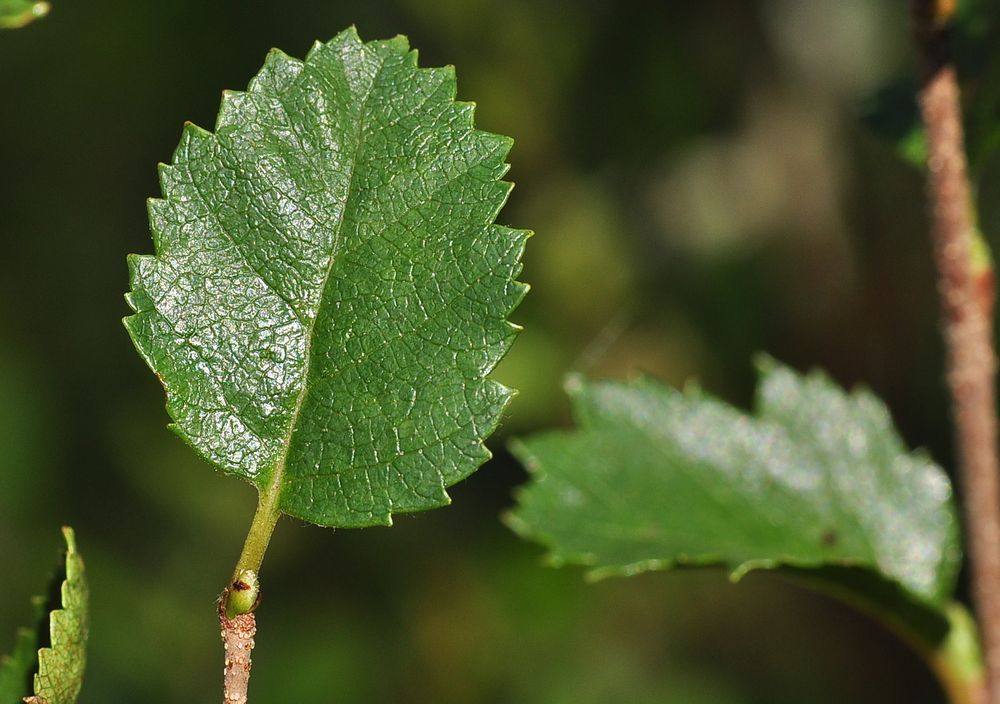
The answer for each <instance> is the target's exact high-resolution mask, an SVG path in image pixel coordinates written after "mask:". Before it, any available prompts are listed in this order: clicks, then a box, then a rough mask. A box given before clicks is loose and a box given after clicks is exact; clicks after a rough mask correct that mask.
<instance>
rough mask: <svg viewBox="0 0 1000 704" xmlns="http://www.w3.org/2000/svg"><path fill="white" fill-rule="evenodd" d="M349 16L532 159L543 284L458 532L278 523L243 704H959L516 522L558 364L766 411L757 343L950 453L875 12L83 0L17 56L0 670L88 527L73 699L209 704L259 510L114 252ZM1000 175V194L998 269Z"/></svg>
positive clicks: (1, 436)
mask: <svg viewBox="0 0 1000 704" xmlns="http://www.w3.org/2000/svg"><path fill="white" fill-rule="evenodd" d="M352 23H355V24H357V25H358V29H359V32H360V33H361V35H362V36H363V37H365V38H366V39H373V38H380V37H389V36H392V35H395V34H397V33H404V34H407V35H408V36H409V37H410V40H411V43H412V44H413V46H415V47H417V48H419V49H420V54H421V63H422V65H426V66H437V65H443V64H447V63H452V64H455V65H456V66H457V69H458V85H459V97H460V98H462V99H467V100H475V101H476V102H477V103H478V105H479V107H478V109H477V125H479V126H481V127H482V128H483V129H487V130H492V131H496V132H499V133H502V134H510V135H513V136H514V137H515V138H516V145H515V147H514V150H513V152H512V154H511V157H510V160H511V162H512V164H513V169H512V171H511V174H510V177H511V178H512V179H513V180H514V181H516V182H517V184H518V186H517V188H516V189H515V190H514V192H513V194H512V197H511V201H510V204H509V205H508V207H507V208H505V210H504V211H503V214H502V216H501V221H502V222H503V223H504V224H508V225H511V226H515V227H527V228H531V229H533V230H535V231H536V233H537V236H536V237H534V238H532V240H531V241H530V242H529V244H528V252H527V254H526V257H525V272H524V275H523V276H522V277H520V278H522V279H523V280H525V281H528V282H530V283H531V284H532V287H533V290H532V293H531V294H529V296H528V297H527V299H526V300H525V302H524V304H523V305H522V306H521V307H520V308H519V309H518V312H517V313H516V314H515V316H514V317H515V320H516V321H517V322H519V323H521V324H522V325H524V326H525V331H524V333H523V334H522V335H521V336H520V337H519V339H518V340H517V343H516V344H515V345H514V347H513V349H512V351H511V354H510V355H509V356H508V357H507V358H506V360H505V361H504V363H503V365H502V367H501V368H500V369H499V370H498V372H497V375H496V376H497V378H498V379H499V380H501V381H503V382H504V383H507V384H509V385H511V386H513V387H515V388H518V389H520V390H521V391H522V393H521V395H520V396H518V397H517V398H516V399H514V402H513V404H512V406H511V411H510V414H509V416H508V418H507V420H506V423H505V425H504V427H503V428H502V429H501V432H500V433H499V434H498V435H497V436H495V437H494V438H493V442H492V445H493V447H494V448H495V450H496V452H497V457H496V459H495V460H494V461H492V462H491V463H489V464H487V465H486V466H485V467H484V468H483V469H482V470H480V471H479V472H477V474H476V475H475V476H474V477H472V478H470V479H469V480H467V481H465V482H463V483H462V484H460V485H458V486H457V487H455V489H454V490H453V491H452V494H453V498H454V504H453V506H451V507H450V508H447V509H443V510H441V511H436V512H433V513H431V514H428V515H426V516H413V517H406V518H402V519H401V520H399V521H398V522H397V524H396V525H395V526H394V527H393V528H391V529H371V530H366V531H337V532H336V533H331V532H328V531H322V530H320V529H318V528H310V527H306V526H302V525H300V524H297V523H296V522H294V521H291V520H284V521H283V522H282V523H281V525H279V527H278V530H277V533H276V536H275V540H274V542H273V543H272V545H271V548H270V550H269V554H268V565H267V571H266V573H265V574H264V575H263V578H264V580H265V586H266V595H265V601H264V605H263V607H262V609H261V611H260V613H259V624H260V628H261V636H260V638H259V639H258V646H257V652H256V653H255V660H256V664H257V666H256V667H255V669H254V681H253V684H252V687H253V694H252V696H254V698H255V699H257V700H259V701H262V702H266V701H289V700H292V699H294V698H295V697H299V698H302V699H313V700H317V701H327V700H329V698H330V697H329V694H328V693H329V692H331V691H336V692H337V693H338V698H339V699H340V700H342V701H345V702H348V701H366V702H390V701H395V702H407V703H411V702H412V703H414V704H420V703H422V702H435V704H449V703H452V702H454V703H456V704H458V703H459V702H461V703H462V704H469V703H472V702H483V703H493V702H496V703H501V702H518V703H519V704H530V703H532V702H537V703H538V704H549V703H551V702H557V703H558V702H561V701H567V702H568V701H580V702H593V703H594V704H598V703H604V702H609V703H610V702H620V701H630V702H631V701H636V702H643V701H653V700H656V701H661V702H662V701H667V702H670V701H675V702H683V703H684V704H699V703H700V702H706V703H708V702H719V703H729V702H740V703H744V702H746V703H750V702H761V703H763V702H767V703H768V704H775V703H777V704H781V703H783V702H788V703H792V702H795V703H798V702H803V701H808V702H820V703H823V702H830V703H831V704H832V703H838V704H839V703H840V702H844V701H851V702H882V701H907V702H936V701H941V699H940V695H939V694H938V693H937V690H936V688H935V685H934V684H933V682H932V680H931V678H930V675H929V674H928V673H927V672H926V671H925V670H924V669H923V666H922V665H921V664H920V662H919V660H918V659H917V658H916V656H914V655H912V654H910V653H909V652H908V651H907V650H906V649H905V648H904V647H903V646H902V645H900V644H898V643H897V642H896V641H895V640H893V638H892V637H891V636H889V635H888V634H886V633H883V632H882V631H881V630H880V629H879V628H878V627H877V626H875V625H874V624H872V622H870V621H869V620H868V619H867V618H866V617H863V616H860V615H857V614H854V613H853V612H851V611H850V610H848V609H846V608H845V607H842V606H840V605H838V604H836V603H834V602H833V601H831V600H829V599H825V598H821V597H817V596H814V595H811V594H809V593H808V592H806V591H804V590H801V589H799V588H797V587H793V586H790V585H787V584H785V583H784V582H782V581H780V580H779V578H777V577H774V576H770V575H751V576H750V577H748V578H747V579H746V580H744V581H743V582H742V583H740V584H739V585H737V586H732V585H729V584H728V583H727V582H726V580H725V578H724V575H723V574H722V573H721V572H714V571H706V572H683V571H682V572H679V573H676V574H670V575H666V574H655V575H643V576H642V577H639V578H637V579H635V580H634V581H628V582H626V581H623V580H610V581H606V582H604V583H601V584H597V585H587V584H585V583H584V582H583V579H582V574H579V573H576V572H575V571H574V570H565V571H562V572H560V571H554V570H550V569H546V568H544V567H542V566H541V550H539V549H538V548H535V547H533V546H531V545H528V544H525V543H521V542H520V541H518V540H517V539H516V538H515V537H513V536H512V535H511V534H510V533H509V532H508V531H507V530H506V529H505V528H504V527H503V526H502V525H501V524H500V522H499V520H498V519H497V516H498V515H499V513H500V512H501V511H502V510H504V509H505V508H507V507H509V506H510V505H511V503H512V501H511V498H510V491H511V489H512V487H513V486H515V485H518V484H521V483H522V482H523V481H524V475H523V474H522V471H521V470H520V469H519V468H518V467H517V465H516V464H515V463H514V462H513V461H512V460H511V459H510V458H509V456H507V455H506V453H505V452H504V451H503V450H502V449H501V448H502V447H503V444H504V441H505V436H506V435H509V434H511V433H514V432H520V433H525V432H530V431H532V430H535V429H538V428H540V427H553V426H559V425H567V424H568V418H567V412H568V408H567V403H566V401H565V397H564V396H563V395H562V394H561V393H560V387H561V383H562V378H563V375H564V373H565V372H566V371H567V370H569V369H571V368H573V369H576V370H579V371H585V372H587V373H588V374H591V375H595V376H603V375H612V376H627V375H629V374H633V373H635V372H637V371H639V370H642V371H647V372H651V373H653V374H655V375H656V376H658V377H659V378H661V379H663V380H664V381H665V382H667V383H670V384H674V385H679V384H682V383H683V382H684V381H685V380H686V379H687V378H689V377H695V378H697V379H700V380H701V383H702V384H703V385H704V386H705V387H706V388H711V389H713V391H715V392H716V393H717V394H718V395H720V396H722V397H723V398H724V399H726V400H727V401H729V402H732V403H736V404H739V405H743V406H745V405H746V404H747V403H748V402H749V399H750V395H751V392H752V389H753V385H754V375H753V370H752V366H751V363H750V359H751V355H752V354H753V353H754V352H755V351H757V350H766V351H768V352H770V353H771V354H773V355H775V356H776V357H778V358H781V359H782V360H785V361H787V362H788V363H790V364H791V365H793V366H795V367H798V368H806V367H812V366H820V367H823V368H826V369H827V370H829V371H830V372H831V374H832V376H833V377H834V378H835V379H836V380H837V381H838V382H839V383H841V384H843V385H845V386H851V385H853V384H854V383H856V382H858V381H864V382H865V383H866V384H867V385H868V386H870V387H871V388H872V390H873V391H874V392H875V393H877V394H878V395H879V396H880V397H882V398H883V399H885V400H886V402H887V404H888V405H889V407H890V409H891V410H892V412H893V415H894V418H895V419H896V420H897V422H898V424H899V427H900V430H901V433H902V435H903V436H904V439H905V441H906V443H907V445H909V446H926V447H927V448H929V451H930V452H931V454H932V455H933V456H934V457H935V458H936V459H937V460H938V461H939V462H941V463H942V464H944V465H946V466H947V465H948V464H949V462H950V458H951V454H950V437H949V426H948V422H947V412H946V408H947V406H946V404H945V397H944V393H943V385H942V383H941V371H940V370H941V365H940V362H941V348H940V343H939V339H938V332H937V301H936V299H935V294H934V285H933V275H932V269H931V263H930V245H929V241H928V238H927V235H926V229H927V228H926V219H925V216H924V208H923V195H922V194H923V184H922V179H921V176H920V173H919V172H918V171H917V170H916V169H913V168H911V167H909V166H908V165H906V164H905V163H903V162H902V161H901V160H900V159H898V157H897V156H896V155H895V153H894V152H893V150H892V147H891V145H889V144H887V143H886V142H884V141H883V140H881V139H880V138H878V137H876V136H874V135H872V134H871V133H870V131H869V130H868V128H867V127H865V126H864V125H862V124H861V121H860V119H859V118H860V115H861V112H862V111H861V107H860V106H861V105H862V104H863V101H864V100H865V98H866V97H867V96H869V95H871V94H872V93H873V92H874V91H876V90H877V88H878V87H879V86H882V85H885V84H886V83H887V82H889V81H890V80H892V79H893V77H895V76H898V75H901V74H902V73H904V72H905V71H908V70H909V69H910V67H911V66H912V60H911V57H910V53H909V23H908V19H907V17H906V7H905V4H903V3H870V2H867V1H866V0H844V1H843V2H837V3H804V2H798V1H797V0H749V1H747V0H704V1H703V2H698V3H662V2H652V1H651V0H648V1H643V0H625V1H623V2H618V3H608V2H599V1H598V0H582V1H581V2H578V3H574V4H573V5H572V8H571V9H568V6H567V5H566V3H562V2H556V1H555V0H510V1H509V2H506V3H491V2H485V0H443V1H441V0H433V1H432V0H370V1H369V2H366V3H353V4H348V3H328V2H320V1H319V0H303V1H302V2H298V3H294V4H291V5H290V4H288V3H282V2H277V1H276V0H264V1H262V2H259V3H256V4H254V5H253V9H248V6H247V5H246V4H245V3H238V2H235V0H220V2H215V3H203V2H194V0H174V1H173V2H169V3H164V2H160V3H127V2H123V1H122V0H94V1H93V2H90V3H73V2H68V3H62V4H59V6H58V7H57V8H56V11H54V12H53V13H52V14H51V16H49V17H47V18H46V19H45V21H43V22H39V23H37V24H36V25H34V26H32V27H31V28H30V29H28V30H24V31H19V32H7V33H4V34H3V37H2V42H0V66H2V67H3V69H2V70H0V95H2V96H3V101H4V109H3V110H2V111H0V135H4V137H3V149H2V150H0V163H2V167H3V168H2V169H0V238H2V239H0V241H2V246H3V256H2V257H0V440H2V442H3V443H4V445H3V448H4V451H3V453H0V565H3V566H4V569H3V573H2V574H3V578H2V581H0V584H2V588H0V651H9V648H10V646H11V645H12V644H13V642H14V634H15V629H16V627H17V625H18V624H20V623H23V622H27V621H28V620H30V617H31V613H30V607H29V606H28V605H27V602H26V601H25V598H24V597H25V595H28V594H31V593H32V590H33V589H34V587H35V584H36V580H37V575H39V574H44V573H45V572H46V570H48V569H49V565H50V562H51V551H52V547H53V541H52V539H51V536H52V532H51V531H52V527H53V526H58V525H60V524H63V523H72V524H73V525H74V526H76V528H77V532H78V534H79V535H80V536H81V540H84V539H85V544H86V548H87V568H88V576H89V578H90V581H91V592H92V601H91V605H92V614H91V624H92V627H91V639H90V642H89V658H88V674H87V682H86V685H85V687H84V690H83V693H82V695H81V699H80V701H81V702H83V704H86V703H87V702H115V701H144V702H149V703H151V704H156V703H158V702H174V701H202V700H205V699H207V698H210V697H214V696H216V693H217V691H218V688H219V682H218V680H219V671H220V665H221V661H222V660H221V659H222V654H221V649H220V648H219V642H218V633H217V630H216V627H215V623H214V621H213V618H214V612H213V604H214V599H215V596H216V594H217V591H218V590H219V589H220V588H221V585H223V584H224V583H225V580H226V579H227V578H228V576H229V571H230V570H231V568H232V564H233V561H234V559H235V558H236V557H237V554H238V552H239V548H240V545H241V544H242V540H243V537H244V534H245V531H246V527H247V525H248V524H249V521H250V517H251V515H252V513H253V509H254V496H253V490H252V489H251V488H250V487H247V486H242V485H241V484H240V483H238V482H227V481H225V478H224V477H221V476H217V475H215V474H214V473H213V472H210V471H208V470H207V468H206V467H204V466H202V465H201V464H200V461H199V460H198V459H197V458H195V457H193V456H192V453H190V452H189V451H188V450H187V448H186V447H184V446H183V444H182V443H181V441H180V440H178V439H177V438H175V437H174V436H173V435H172V434H171V433H170V432H169V431H167V430H166V429H165V427H164V426H165V424H166V422H167V417H166V414H165V412H164V411H163V399H162V392H161V390H160V388H159V386H158V384H157V383H156V381H155V380H154V379H153V378H152V377H151V375H149V374H148V373H147V372H146V370H145V369H144V367H143V365H142V363H141V361H140V360H139V359H138V358H137V357H136V356H135V354H134V353H133V351H132V349H131V345H130V343H129V342H128V340H127V337H126V335H125V332H124V330H123V329H122V328H121V324H120V322H119V319H120V317H121V316H123V315H125V314H126V313H127V308H126V306H125V304H124V302H123V301H122V299H121V291H123V290H124V289H125V286H126V270H125V265H124V255H125V254H126V253H127V252H144V251H148V248H149V245H148V242H149V235H148V228H147V224H146V212H145V203H144V201H145V198H147V197H149V196H152V195H154V194H156V193H157V181H156V169H155V164H156V162H157V161H164V160H167V159H168V158H169V157H170V154H171V153H172V150H173V148H174V146H175V145H176V143H177V140H178V137H179V135H180V129H181V125H182V122H183V121H184V120H186V119H190V120H192V121H194V122H196V123H199V124H202V125H211V124H213V122H214V118H215V112H216V110H217V108H218V104H219V97H220V93H221V91H222V90H223V89H225V88H237V89H238V88H242V87H244V86H245V85H246V83H247V81H248V80H249V79H250V77H251V76H252V75H253V73H254V71H255V70H256V69H257V68H258V67H259V66H260V63H261V61H262V60H263V57H264V55H265V53H266V51H267V49H268V48H270V47H272V46H278V47H281V48H282V49H284V50H285V51H287V52H288V53H290V54H292V55H296V56H300V57H301V56H302V55H304V53H305V52H306V51H307V50H308V48H309V46H310V45H311V43H312V42H313V40H315V39H328V38H330V37H332V36H333V35H334V34H336V33H337V32H338V31H340V30H341V29H343V28H344V27H346V26H347V25H349V24H352ZM987 29H990V27H987ZM994 46H996V43H994ZM978 60H979V59H977V61H978ZM982 61H986V59H982ZM995 64H996V62H995V61H993V60H992V59H989V61H988V63H984V64H982V65H981V66H980V67H979V68H980V70H981V71H983V72H984V73H985V74H989V73H990V72H991V71H992V72H996V71H997V70H998V69H997V68H996V66H995ZM995 118H996V115H995V114H992V115H988V116H987V117H985V118H983V119H984V120H985V121H986V122H988V123H992V124H995V122H996V121H995ZM84 174H85V175H84ZM998 174H1000V170H998V168H997V166H996V165H992V166H986V167H985V169H984V171H983V176H982V178H981V179H980V200H981V203H982V205H981V213H980V216H981V224H982V226H983V230H984V232H985V234H986V237H987V238H988V239H989V240H991V242H992V243H993V246H994V249H996V247H997V237H998V234H1000V228H998V225H1000V222H998V221H997V219H998V218H1000V208H997V207H995V204H996V203H1000V199H998V198H996V197H994V196H992V195H991V194H993V193H996V189H997V188H1000V179H998V178H997V175H998ZM998 195H1000V194H998ZM990 204H994V205H993V207H987V206H988V205H990ZM163 477H170V483H171V485H177V486H179V487H183V490H182V491H177V492H165V491H163V482H162V480H163ZM303 581H307V582H308V583H309V584H310V585H311V586H310V589H309V590H303V589H302V583H303ZM5 634H6V635H5ZM146 642H153V643H156V644H157V647H156V648H144V647H137V646H138V644H141V643H146Z"/></svg>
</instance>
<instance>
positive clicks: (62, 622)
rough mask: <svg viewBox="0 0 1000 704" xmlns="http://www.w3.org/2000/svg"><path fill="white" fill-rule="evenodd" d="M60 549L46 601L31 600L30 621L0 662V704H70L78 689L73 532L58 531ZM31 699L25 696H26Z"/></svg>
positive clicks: (81, 597) (80, 609)
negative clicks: (33, 619)
mask: <svg viewBox="0 0 1000 704" xmlns="http://www.w3.org/2000/svg"><path fill="white" fill-rule="evenodd" d="M62 533H63V539H64V540H65V541H66V550H65V551H64V553H63V560H62V564H61V565H60V568H59V570H58V571H57V573H56V577H55V580H54V582H53V584H52V589H53V590H54V593H53V594H52V596H51V597H50V598H48V599H46V598H45V597H35V598H34V599H32V604H33V606H34V608H35V617H36V622H35V624H34V625H33V626H32V627H31V628H22V629H20V630H19V631H18V635H17V643H16V645H15V647H14V652H13V653H12V654H11V655H10V656H9V657H3V658H0V702H4V703H5V704H6V703H7V702H10V703H13V702H15V701H17V702H20V701H22V698H23V700H24V701H26V702H37V703H38V704H74V702H76V700H77V697H78V696H79V694H80V688H81V687H82V685H83V673H84V669H85V667H86V660H87V637H88V633H89V621H90V616H89V597H90V591H89V587H88V585H87V577H86V570H85V567H84V564H83V558H82V557H81V556H80V553H79V552H78V551H77V548H76V537H75V535H74V533H73V529H72V528H69V527H63V529H62ZM32 692H33V693H34V694H33V695H32V696H28V695H30V694H31V693H32Z"/></svg>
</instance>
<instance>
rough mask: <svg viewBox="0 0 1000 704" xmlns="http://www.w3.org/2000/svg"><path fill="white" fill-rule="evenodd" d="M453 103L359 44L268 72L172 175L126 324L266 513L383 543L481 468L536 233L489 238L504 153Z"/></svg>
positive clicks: (201, 448) (449, 94)
mask: <svg viewBox="0 0 1000 704" xmlns="http://www.w3.org/2000/svg"><path fill="white" fill-rule="evenodd" d="M454 96H455V80H454V72H453V70H451V69H420V68H417V66H416V56H415V53H414V52H411V51H410V50H409V47H408V45H407V43H406V41H405V39H404V38H401V37H397V38H396V39H392V40H388V41H383V42H369V43H363V42H361V40H360V39H359V38H358V37H357V34H356V33H355V32H354V31H353V30H348V31H346V32H344V33H341V34H340V35H338V36H337V37H335V38H334V39H333V40H331V41H330V42H328V43H326V44H316V45H315V46H314V47H313V49H312V50H311V51H310V52H309V54H308V55H307V57H306V59H305V60H304V61H297V60H295V59H291V58H289V57H287V56H285V55H284V54H281V53H280V52H277V51H274V52H272V53H271V54H269V56H268V58H267V60H266V62H265V65H264V67H263V68H262V70H261V72H260V73H259V74H258V76H257V77H256V78H255V79H254V80H253V81H251V83H250V85H249V87H248V89H247V91H245V92H241V93H236V92H231V93H227V94H226V95H225V96H224V99H223V105H222V108H221V110H220V114H219V119H218V121H217V125H216V131H215V133H214V134H213V133H209V132H205V131H204V130H201V129H200V128H195V127H193V126H188V127H186V128H185V130H184V133H183V136H182V140H181V144H180V145H179V147H178V149H177V151H176V152H175V155H174V159H173V161H172V163H171V165H169V166H164V167H161V184H162V189H163V195H164V198H163V199H160V200H154V201H151V203H150V208H149V210H150V223H151V229H152V231H153V239H154V244H155V246H156V254H155V255H153V256H142V257H132V258H131V259H130V270H131V281H132V292H131V293H130V294H129V297H128V298H129V302H130V304H131V305H132V307H133V309H134V310H135V311H136V313H135V314H134V315H132V316H130V317H129V318H126V322H125V324H126V327H127V328H128V330H129V332H130V334H131V336H132V338H133V341H134V342H135V344H136V347H137V348H138V349H139V352H140V354H141V355H142V356H143V358H144V359H145V360H146V362H147V363H148V364H149V366H150V367H151V368H152V369H153V370H154V371H156V372H157V374H158V375H159V376H160V378H161V381H163V383H164V386H165V388H166V391H167V397H168V404H167V408H168V412H169V413H170V415H171V417H172V419H173V421H174V423H173V425H174V427H175V430H176V432H178V434H180V435H181V436H182V437H183V438H184V439H185V440H186V441H187V442H188V443H189V444H191V445H192V446H193V447H194V448H195V449H196V450H197V451H198V452H199V453H200V454H202V455H203V456H205V457H206V458H207V459H209V461H211V462H212V463H213V464H215V465H216V466H217V467H219V468H220V469H221V470H222V471H224V472H227V473H230V474H234V475H237V476H241V477H242V478H244V479H247V480H248V481H250V482H251V483H253V484H255V485H256V486H257V487H258V489H259V490H260V491H261V496H262V504H263V503H264V502H265V501H267V502H271V503H276V504H277V506H278V507H279V508H280V509H281V511H282V512H284V513H288V514H291V515H295V516H297V517H299V518H303V519H305V520H310V521H312V522H314V523H318V524H321V525H333V526H364V525H374V524H387V523H390V522H391V515H392V514H393V513H399V512H406V511H415V510H422V509H425V508H432V507H435V506H440V505H443V504H445V503H447V502H448V496H447V492H446V487H447V486H450V485H451V484H453V483H455V482H456V481H458V480H460V479H462V478H464V477H465V476H467V475H468V474H470V473H471V472H472V471H473V470H474V469H475V468H476V467H478V466H479V465H480V464H482V462H483V461H485V459H487V458H488V456H489V454H488V452H487V451H486V449H485V447H484V446H483V444H482V440H483V439H484V438H485V437H486V436H487V435H488V434H489V433H490V432H492V430H493V429H494V428H495V427H496V425H497V423H498V422H499V417H500V414H501V413H502V410H503V408H504V407H505V405H506V403H507V401H508V400H509V397H510V393H511V392H510V391H509V390H507V389H506V388H505V387H503V386H501V385H499V384H497V383H496V382H493V381H490V380H488V379H486V375H487V374H488V373H489V371H490V370H492V368H493V367H494V366H495V365H496V363H497V362H498V361H499V359H500V357H502V355H503V354H504V353H505V352H506V350H507V348H508V347H509V345H510V343H511V342H512V340H513V336H514V334H515V332H516V329H515V327H514V326H513V325H511V324H510V323H509V322H507V315H508V314H509V313H510V311H511V310H513V308H514V307H515V306H516V305H517V303H518V302H519V301H520V299H521V297H522V296H523V294H524V291H525V287H524V286H523V285H522V284H519V283H517V282H516V281H515V280H514V279H515V277H516V275H517V273H518V272H519V271H520V256H521V252H522V250H523V246H524V240H525V239H526V237H527V235H528V233H526V232H523V231H517V230H510V229H507V228H502V227H500V226H498V225H494V224H493V221H494V219H495V218H496V215H497V213H498V212H499V210H500V208H501V207H502V206H503V204H504V202H505V201H506V198H507V195H508V193H509V190H510V185H509V184H506V183H504V182H503V181H501V178H502V176H503V175H504V174H505V173H506V170H507V165H506V164H505V163H504V160H505V157H506V154H507V151H508V150H509V148H510V140H509V139H507V138H504V137H499V136H496V135H490V134H488V133H484V132H480V131H478V130H476V129H475V128H474V126H473V124H472V110H471V106H470V105H468V104H463V103H457V102H455V101H454ZM248 203H249V204H250V207H247V204H248ZM213 291H214V292H213ZM234 359H235V360H238V361H237V362H235V363H234V362H233V361H232V360H234Z"/></svg>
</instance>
